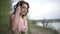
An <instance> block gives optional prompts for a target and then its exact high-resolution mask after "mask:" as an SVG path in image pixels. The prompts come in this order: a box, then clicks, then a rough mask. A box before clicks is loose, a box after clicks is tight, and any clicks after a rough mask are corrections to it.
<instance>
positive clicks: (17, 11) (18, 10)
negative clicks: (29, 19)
mask: <svg viewBox="0 0 60 34" xmlns="http://www.w3.org/2000/svg"><path fill="white" fill-rule="evenodd" d="M20 13H21V7H20V6H18V7H17V8H16V14H20Z"/></svg>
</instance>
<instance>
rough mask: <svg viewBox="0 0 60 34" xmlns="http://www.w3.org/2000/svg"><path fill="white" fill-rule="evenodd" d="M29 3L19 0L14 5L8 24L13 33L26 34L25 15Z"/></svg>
mask: <svg viewBox="0 0 60 34" xmlns="http://www.w3.org/2000/svg"><path fill="white" fill-rule="evenodd" d="M28 8H29V4H28V3H27V2H25V1H19V2H18V3H17V4H16V5H15V6H14V12H13V13H12V15H11V18H10V26H11V30H12V33H13V34H27V31H28V23H27V20H26V19H25V16H26V15H27V13H28Z"/></svg>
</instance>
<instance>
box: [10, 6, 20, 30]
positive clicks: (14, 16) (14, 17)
mask: <svg viewBox="0 0 60 34" xmlns="http://www.w3.org/2000/svg"><path fill="white" fill-rule="evenodd" d="M20 12H21V10H20V6H18V7H17V8H16V13H15V14H14V15H12V16H11V21H12V24H11V25H12V26H11V29H12V30H13V31H15V30H16V27H17V24H18V18H19V14H20Z"/></svg>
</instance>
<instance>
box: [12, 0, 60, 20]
mask: <svg viewBox="0 0 60 34" xmlns="http://www.w3.org/2000/svg"><path fill="white" fill-rule="evenodd" d="M13 1H14V2H13V3H12V5H13V6H14V5H15V4H16V3H17V2H18V1H19V0H13ZM24 1H26V2H28V3H29V5H30V8H29V13H28V16H29V18H30V19H34V20H41V19H60V6H59V5H60V0H24Z"/></svg>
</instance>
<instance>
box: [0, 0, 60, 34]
mask: <svg viewBox="0 0 60 34" xmlns="http://www.w3.org/2000/svg"><path fill="white" fill-rule="evenodd" d="M18 1H20V0H1V1H0V34H12V32H11V30H10V15H11V14H12V13H13V11H14V5H15V4H16V3H17V2H18ZM23 1H26V2H28V3H29V5H30V8H29V13H28V14H27V16H26V19H27V21H28V28H29V30H28V34H60V26H59V25H60V0H23Z"/></svg>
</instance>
